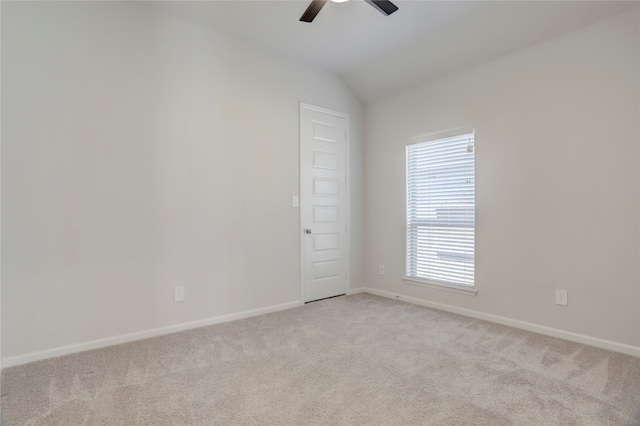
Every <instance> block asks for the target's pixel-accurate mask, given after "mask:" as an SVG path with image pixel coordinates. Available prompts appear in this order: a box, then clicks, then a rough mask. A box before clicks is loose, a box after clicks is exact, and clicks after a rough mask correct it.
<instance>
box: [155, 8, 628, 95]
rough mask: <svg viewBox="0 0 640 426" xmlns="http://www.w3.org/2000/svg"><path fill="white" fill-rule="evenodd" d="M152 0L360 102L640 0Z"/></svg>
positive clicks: (547, 37) (484, 59) (518, 47)
mask: <svg viewBox="0 0 640 426" xmlns="http://www.w3.org/2000/svg"><path fill="white" fill-rule="evenodd" d="M394 3H395V4H396V5H397V6H398V7H399V10H398V11H397V12H395V13H393V14H392V15H390V16H384V15H383V14H382V13H380V12H379V11H377V10H376V9H375V8H373V7H371V6H370V5H369V4H367V3H366V2H365V1H364V0H350V1H348V2H346V3H333V2H329V3H327V4H326V6H325V7H324V8H323V9H322V10H321V11H320V13H319V14H318V16H317V17H316V19H315V20H314V21H313V22H312V23H305V22H300V21H299V18H300V16H301V15H302V13H303V12H304V11H305V9H306V8H307V6H308V4H309V1H308V0H284V1H273V0H253V1H250V0H235V1H219V0H218V1H158V2H153V3H151V5H152V6H153V7H156V8H159V9H161V10H164V11H165V12H168V13H171V14H174V15H177V16H181V17H183V18H186V19H189V20H191V21H194V22H197V23H200V24H203V25H206V26H209V27H212V28H214V29H216V30H218V31H221V32H224V33H227V34H230V35H233V36H236V37H239V38H242V39H245V40H247V41H250V42H252V43H255V44H258V45H262V46H264V47H266V48H268V49H271V50H273V51H276V52H279V53H281V54H284V55H286V56H289V57H293V58H296V59H298V60H302V61H305V62H308V63H310V64H313V65H316V66H318V67H321V68H324V69H326V70H329V71H332V72H335V73H337V74H339V75H340V76H341V77H342V78H343V79H344V81H345V82H346V83H347V85H348V86H349V87H350V88H351V89H352V90H353V91H354V93H355V94H356V95H357V96H358V97H359V98H360V100H361V101H362V102H363V103H364V104H369V103H371V102H374V101H376V100H378V99H382V98H384V97H387V96H391V95H393V94H395V93H399V92H402V91H404V90H408V89H411V88H412V87H416V86H419V85H421V84H425V83H428V82H430V81H433V80H435V79H438V78H440V77H443V76H445V75H447V74H451V73H453V72H457V71H461V70H463V69H466V68H469V67H472V66H475V65H479V64H481V63H484V62H488V61H491V60H493V59H497V58H499V57H501V56H504V55H508V54H510V53H514V52H517V51H519V50H522V49H525V48H527V47H530V46H533V45H535V44H538V43H542V42H544V41H547V40H550V39H552V38H555V37H558V36H560V35H562V34H566V33H568V32H571V31H574V30H576V29H579V28H581V27H584V26H587V25H590V24H593V23H595V22H598V21H601V20H604V19H607V18H609V17H612V16H614V15H617V14H620V13H623V12H625V11H627V10H630V9H631V8H634V7H638V5H639V4H640V2H639V1H542V0H538V1H417V0H413V1H409V0H394Z"/></svg>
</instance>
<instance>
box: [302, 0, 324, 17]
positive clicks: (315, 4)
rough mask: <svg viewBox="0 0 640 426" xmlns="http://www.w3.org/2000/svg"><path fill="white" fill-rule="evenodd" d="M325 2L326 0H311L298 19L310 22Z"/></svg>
mask: <svg viewBox="0 0 640 426" xmlns="http://www.w3.org/2000/svg"><path fill="white" fill-rule="evenodd" d="M326 2H327V0H312V1H311V4H309V7H307V10H305V11H304V13H303V14H302V16H301V17H300V20H301V21H303V22H312V21H313V20H314V19H315V17H316V15H317V14H318V12H320V9H322V7H323V6H324V5H325V3H326Z"/></svg>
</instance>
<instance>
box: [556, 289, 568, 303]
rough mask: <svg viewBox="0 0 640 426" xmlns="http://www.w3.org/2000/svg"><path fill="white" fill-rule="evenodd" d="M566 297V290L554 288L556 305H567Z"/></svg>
mask: <svg viewBox="0 0 640 426" xmlns="http://www.w3.org/2000/svg"><path fill="white" fill-rule="evenodd" d="M567 297H568V295H567V290H562V289H560V288H557V289H556V305H562V306H567V305H568V304H569V303H568V298H567Z"/></svg>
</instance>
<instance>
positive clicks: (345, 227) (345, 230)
mask: <svg viewBox="0 0 640 426" xmlns="http://www.w3.org/2000/svg"><path fill="white" fill-rule="evenodd" d="M344 232H347V224H346V223H345V224H344Z"/></svg>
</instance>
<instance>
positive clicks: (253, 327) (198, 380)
mask: <svg viewBox="0 0 640 426" xmlns="http://www.w3.org/2000/svg"><path fill="white" fill-rule="evenodd" d="M1 403H2V424H3V425H65V426H70V425H85V424H86V425H109V426H115V425H216V424H225V425H226V424H230V425H233V424H265V425H278V424H283V425H306V424H331V425H351V424H371V425H392V424H397V425H412V424H416V425H417V424H420V425H492V426H499V425H545V426H546V425H616V426H617V425H639V424H640V358H634V357H630V356H626V355H621V354H618V353H614V352H609V351H605V350H601V349H596V348H593V347H589V346H584V345H580V344H576V343H571V342H567V341H563V340H559V339H554V338H550V337H545V336H541V335H537V334H533V333H528V332H524V331H520V330H516V329H513V328H509V327H504V326H500V325H496V324H492V323H488V322H484V321H478V320H474V319H471V318H466V317H462V316H458V315H453V314H449V313H445V312H440V311H435V310H431V309H427V308H423V307H419V306H415V305H411V304H406V303H402V302H398V301H394V300H388V299H384V298H380V297H376V296H371V295H365V294H361V295H355V296H348V297H340V298H335V299H329V300H324V301H320V302H316V303H312V304H309V305H306V306H303V307H300V308H296V309H291V310H288V311H283V312H278V313H274V314H269V315H264V316H260V317H255V318H249V319H246V320H241V321H235V322H231V323H225V324H219V325H214V326H210V327H204V328H200V329H195V330H190V331H186V332H181V333H176V334H172V335H168V336H163V337H159V338H153V339H148V340H143V341H138V342H134V343H129V344H124V345H119V346H112V347H109V348H105V349H100V350H95V351H89V352H84V353H80V354H74V355H69V356H65V357H60V358H56V359H51V360H45V361H41V362H37V363H33V364H28V365H24V366H19V367H13V368H9V369H6V370H5V371H4V372H3V374H2V397H1Z"/></svg>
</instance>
